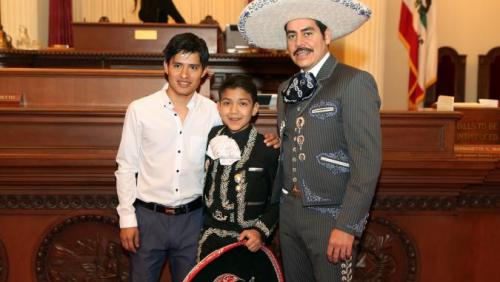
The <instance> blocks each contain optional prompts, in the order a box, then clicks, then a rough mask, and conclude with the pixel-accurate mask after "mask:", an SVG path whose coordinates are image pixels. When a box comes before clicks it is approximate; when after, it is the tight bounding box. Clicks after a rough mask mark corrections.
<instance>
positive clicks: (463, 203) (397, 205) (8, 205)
mask: <svg viewBox="0 0 500 282" xmlns="http://www.w3.org/2000/svg"><path fill="white" fill-rule="evenodd" d="M117 205H118V199H117V197H116V196H115V195H98V196H96V195H0V209H62V210H67V209H115V208H116V206H117ZM457 208H471V209H498V208H500V195H497V194H489V195H488V194H473V195H471V194H461V195H459V196H418V195H416V196H398V195H395V196H383V195H381V196H378V197H376V198H375V201H374V203H373V205H372V210H383V211H455V210H456V209H457Z"/></svg>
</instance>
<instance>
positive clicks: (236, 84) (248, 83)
mask: <svg viewBox="0 0 500 282" xmlns="http://www.w3.org/2000/svg"><path fill="white" fill-rule="evenodd" d="M236 88H241V89H243V90H244V91H245V92H247V93H248V94H250V97H251V98H252V104H255V103H256V102H257V86H255V83H253V81H252V79H251V78H250V77H248V76H246V75H233V76H230V77H228V78H226V79H225V80H224V81H223V82H222V85H221V86H220V87H219V100H222V96H223V95H222V94H223V93H224V91H225V90H227V89H236Z"/></svg>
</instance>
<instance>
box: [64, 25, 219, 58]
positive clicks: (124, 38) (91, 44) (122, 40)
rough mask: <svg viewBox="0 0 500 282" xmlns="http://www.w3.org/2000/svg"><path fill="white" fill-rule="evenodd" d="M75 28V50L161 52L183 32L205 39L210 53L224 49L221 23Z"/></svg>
mask: <svg viewBox="0 0 500 282" xmlns="http://www.w3.org/2000/svg"><path fill="white" fill-rule="evenodd" d="M72 27H73V44H74V48H75V50H87V51H117V52H119V51H122V52H162V51H163V49H164V48H165V46H166V45H167V42H168V41H169V40H170V39H171V38H172V37H173V36H174V35H176V34H179V33H184V32H192V33H194V34H196V35H197V36H199V37H200V38H203V39H204V40H205V42H206V43H207V47H208V51H209V53H212V54H213V53H217V51H218V50H222V48H223V47H222V46H220V47H219V46H218V38H219V30H220V29H219V26H218V25H208V24H207V25H205V24H199V25H189V24H158V23H143V24H130V23H73V24H72ZM219 48H220V49H219Z"/></svg>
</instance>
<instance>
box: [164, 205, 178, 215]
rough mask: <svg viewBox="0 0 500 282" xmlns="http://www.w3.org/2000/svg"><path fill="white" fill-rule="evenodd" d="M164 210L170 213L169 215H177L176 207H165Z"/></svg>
mask: <svg viewBox="0 0 500 282" xmlns="http://www.w3.org/2000/svg"><path fill="white" fill-rule="evenodd" d="M163 212H164V213H166V214H168V215H176V214H177V212H176V211H175V208H169V207H165V208H164V209H163Z"/></svg>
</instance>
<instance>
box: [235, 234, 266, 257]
mask: <svg viewBox="0 0 500 282" xmlns="http://www.w3.org/2000/svg"><path fill="white" fill-rule="evenodd" d="M245 239H247V240H246V242H245V246H246V247H247V248H248V250H249V251H250V252H256V251H258V250H260V247H262V238H260V233H259V232H258V231H257V230H255V229H247V230H243V232H241V233H240V237H239V238H238V240H239V241H243V240H245Z"/></svg>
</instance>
